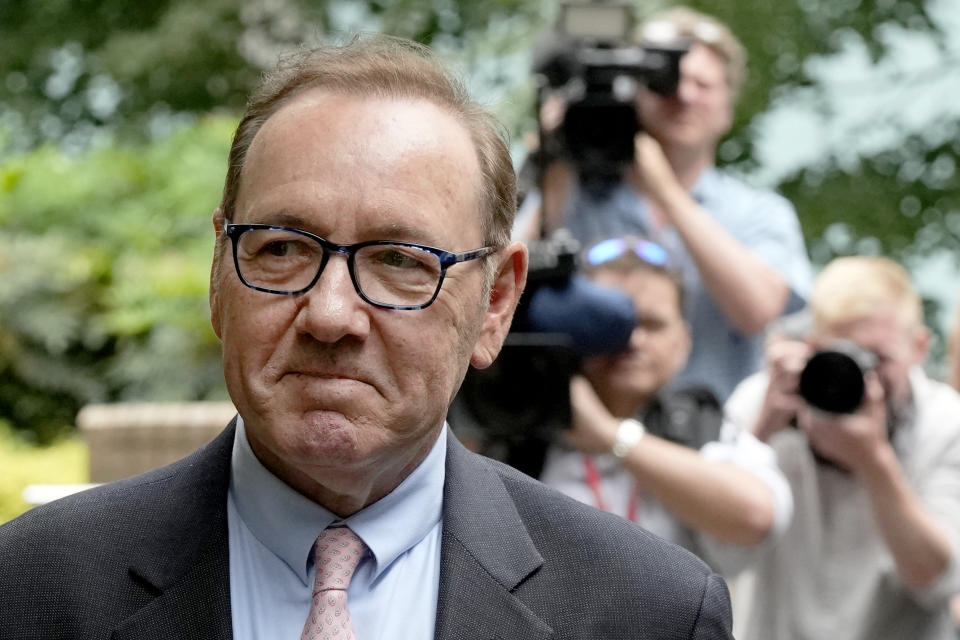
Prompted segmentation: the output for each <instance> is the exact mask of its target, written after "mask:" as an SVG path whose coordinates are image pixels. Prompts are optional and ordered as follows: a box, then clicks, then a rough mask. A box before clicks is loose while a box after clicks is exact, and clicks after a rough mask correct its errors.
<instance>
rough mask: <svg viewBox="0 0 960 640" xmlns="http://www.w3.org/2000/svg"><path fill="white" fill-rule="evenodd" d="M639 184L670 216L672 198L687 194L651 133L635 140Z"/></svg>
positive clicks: (643, 134) (634, 150) (639, 136)
mask: <svg viewBox="0 0 960 640" xmlns="http://www.w3.org/2000/svg"><path fill="white" fill-rule="evenodd" d="M633 153H634V159H635V163H634V164H635V167H636V178H637V184H638V186H639V187H640V190H641V191H642V192H643V194H644V195H646V196H647V197H648V198H649V199H650V200H651V201H652V202H654V203H655V204H656V205H657V208H658V210H662V211H663V212H664V213H665V214H666V215H669V211H670V209H671V208H670V206H669V203H670V200H671V198H674V197H677V196H678V195H683V194H684V193H685V191H684V189H683V187H682V186H681V184H680V181H679V180H677V174H676V173H674V171H673V167H671V166H670V162H669V161H668V160H667V156H666V154H665V153H664V152H663V147H661V146H660V143H659V142H657V141H656V140H655V139H654V138H653V137H652V136H651V135H650V134H649V133H644V132H642V131H641V132H640V133H638V134H637V135H636V137H635V138H634V139H633Z"/></svg>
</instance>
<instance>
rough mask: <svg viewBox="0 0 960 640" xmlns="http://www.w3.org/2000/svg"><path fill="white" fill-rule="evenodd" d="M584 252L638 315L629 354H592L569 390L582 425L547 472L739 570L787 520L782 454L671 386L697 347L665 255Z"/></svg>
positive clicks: (622, 249)
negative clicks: (778, 456)
mask: <svg viewBox="0 0 960 640" xmlns="http://www.w3.org/2000/svg"><path fill="white" fill-rule="evenodd" d="M585 255H586V256H587V263H588V264H587V267H586V268H587V272H588V275H589V277H590V278H591V280H592V281H593V282H595V283H597V284H598V285H602V286H606V287H611V288H615V289H618V290H620V291H623V292H624V293H626V294H627V295H628V296H629V298H630V299H632V301H633V304H634V307H635V310H636V314H637V318H638V320H637V324H636V327H635V328H634V330H633V333H632V335H631V336H630V341H629V344H628V346H627V348H626V349H625V350H624V351H622V352H620V353H616V354H613V355H602V356H600V355H598V356H593V357H589V358H586V359H584V361H583V363H582V366H581V371H582V376H577V377H575V378H574V379H573V381H572V383H571V385H570V387H571V388H570V391H571V407H572V413H573V421H572V422H573V424H572V427H571V429H569V430H568V431H566V432H564V433H563V434H562V436H561V437H560V438H558V440H559V441H558V442H556V443H555V444H554V445H553V446H551V447H550V449H549V450H548V452H547V456H546V463H545V465H544V469H543V472H542V473H541V475H540V479H541V480H542V481H543V482H545V483H546V484H548V485H550V486H553V487H554V488H557V489H559V490H561V491H563V492H565V493H567V494H568V495H570V496H572V497H574V498H577V499H579V500H581V501H583V502H586V503H588V504H593V505H594V506H596V507H599V508H601V509H605V510H607V511H611V512H613V513H617V514H619V515H621V516H623V517H625V518H628V519H630V520H633V521H635V522H638V523H639V524H641V525H643V526H644V527H646V528H648V529H650V530H652V531H654V532H655V533H657V534H660V535H661V536H663V537H666V538H668V539H670V540H672V541H674V542H677V543H680V544H683V545H684V546H686V547H688V548H689V549H691V550H692V551H694V552H695V553H697V554H699V555H701V556H702V557H704V558H705V559H707V560H708V561H710V562H712V563H714V564H715V565H716V567H717V568H718V569H720V570H722V571H725V572H728V573H732V572H733V571H735V570H736V569H738V568H740V567H739V565H740V563H741V561H742V559H743V558H744V557H745V556H746V554H744V553H743V547H750V546H754V545H757V544H759V543H761V542H763V541H764V540H766V539H768V538H770V537H773V536H772V534H773V533H774V532H777V531H782V530H783V529H784V528H785V527H786V526H787V524H788V522H789V519H790V512H791V508H792V502H791V496H790V492H789V489H788V487H787V484H786V481H785V479H784V478H783V475H782V474H781V473H780V471H779V470H778V469H777V466H776V460H775V457H774V454H773V452H772V451H771V450H770V449H769V447H767V446H766V445H764V444H762V443H760V442H759V441H757V440H756V439H755V438H754V437H753V436H752V435H750V434H749V433H748V432H745V431H744V430H739V429H737V428H735V427H734V426H733V425H731V424H729V423H726V422H724V420H723V418H722V415H721V412H720V407H719V405H718V403H717V402H716V399H715V398H714V397H713V396H712V395H711V394H710V393H709V392H708V391H706V390H703V389H687V390H672V391H665V390H664V386H665V385H666V384H667V383H668V382H669V381H670V379H671V378H672V377H673V376H674V375H675V374H676V372H677V371H679V370H680V369H681V368H682V367H683V365H684V363H685V361H686V357H687V354H688V353H689V349H690V332H689V327H687V325H686V323H685V322H684V320H683V315H682V307H683V288H682V283H681V282H680V280H679V278H678V275H677V273H676V272H675V271H673V270H671V269H670V268H669V266H668V262H667V254H666V252H665V251H664V250H663V249H662V248H660V247H659V246H658V245H655V244H653V243H651V242H648V241H646V240H643V239H639V238H636V237H622V238H615V239H611V240H607V241H604V242H601V243H599V244H597V245H595V246H594V247H592V248H591V249H590V250H589V251H588V252H587V253H586V254H585Z"/></svg>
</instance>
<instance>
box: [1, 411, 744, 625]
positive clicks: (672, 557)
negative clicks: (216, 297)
mask: <svg viewBox="0 0 960 640" xmlns="http://www.w3.org/2000/svg"><path fill="white" fill-rule="evenodd" d="M233 437H234V429H233V428H232V425H231V427H230V428H228V429H226V430H225V431H224V432H223V433H222V434H221V435H220V436H219V437H217V438H216V439H215V440H214V441H213V442H211V443H210V444H209V445H207V446H206V447H204V448H202V449H200V450H199V451H197V452H196V453H194V454H193V455H191V456H189V457H187V458H185V459H183V460H181V461H179V462H176V463H174V464H172V465H169V466H167V467H163V468H161V469H157V470H154V471H151V472H149V473H146V474H144V475H141V476H137V477H134V478H130V479H128V480H123V481H121V482H117V483H113V484H109V485H105V486H102V487H99V488H97V489H94V490H91V491H87V492H84V493H81V494H77V495H75V496H71V497H69V498H66V499H64V500H60V501H57V502H55V503H52V504H49V505H45V506H43V507H38V508H36V509H34V510H32V511H30V512H28V513H26V514H24V515H23V516H21V517H20V518H17V519H16V520H13V521H12V522H10V523H7V524H5V525H3V526H2V527H0V638H3V639H4V640H13V639H28V638H29V639H33V638H36V639H41V638H42V639H43V640H54V639H59V638H62V639H67V638H70V639H84V640H86V639H88V638H89V639H93V638H114V639H116V640H125V639H130V640H133V639H137V640H151V639H154V638H155V639H157V640H161V639H162V640H175V639H181V638H182V639H187V638H191V639H193V638H203V639H215V638H222V639H228V638H230V637H231V629H230V588H229V585H230V578H229V570H230V563H229V555H228V553H229V551H228V543H227V539H228V536H227V515H226V494H227V487H228V484H229V471H230V453H231V448H232V444H233ZM444 501H445V502H444V521H443V539H442V545H441V569H440V595H439V602H438V612H437V626H436V638H437V639H438V640H468V639H469V640H482V639H484V638H491V639H492V638H497V639H504V640H505V639H508V638H516V639H518V640H520V639H522V640H537V639H541V638H542V639H546V638H556V639H560V638H576V639H581V640H599V639H607V638H610V639H615V638H622V639H627V638H629V639H631V640H637V639H642V640H646V639H650V640H652V639H666V638H670V639H679V638H696V639H698V640H706V639H715V638H730V637H731V635H730V608H729V597H728V594H727V590H726V586H725V584H724V583H723V581H722V580H721V579H720V578H719V577H718V576H716V575H715V574H713V573H712V572H711V571H710V570H709V569H708V568H707V567H706V565H704V564H703V563H702V562H700V561H699V560H697V559H696V558H695V557H694V556H692V555H690V554H689V553H687V552H686V551H684V550H682V549H680V548H679V547H676V546H674V545H671V544H669V543H667V542H664V541H662V540H660V539H659V538H656V537H654V536H653V535H650V534H648V533H646V532H645V531H643V530H641V529H639V528H637V527H635V526H633V525H632V524H631V523H628V522H626V521H625V520H621V519H619V518H615V517H613V516H609V515H608V514H605V513H602V512H600V511H597V510H595V509H592V508H590V507H586V506H583V505H581V504H579V503H577V502H574V501H572V500H570V499H568V498H566V497H564V496H562V495H560V494H558V493H556V492H554V491H552V490H550V489H547V488H546V487H544V486H543V485H541V484H540V483H538V482H536V481H534V480H532V479H530V478H529V477H527V476H525V475H523V474H521V473H519V472H517V471H514V470H513V469H511V468H509V467H506V466H504V465H501V464H499V463H496V462H493V461H491V460H488V459H486V458H482V457H480V456H477V455H475V454H473V453H470V452H469V451H467V450H466V449H464V448H463V446H462V445H461V444H460V443H459V442H458V441H457V440H456V439H455V438H453V437H450V438H449V446H448V451H447V481H446V486H445V489H444Z"/></svg>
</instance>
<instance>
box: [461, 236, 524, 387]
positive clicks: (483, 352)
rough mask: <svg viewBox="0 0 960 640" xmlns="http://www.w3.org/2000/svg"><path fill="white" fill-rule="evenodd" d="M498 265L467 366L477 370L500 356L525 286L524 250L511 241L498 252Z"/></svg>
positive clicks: (518, 244)
mask: <svg viewBox="0 0 960 640" xmlns="http://www.w3.org/2000/svg"><path fill="white" fill-rule="evenodd" d="M499 254H500V255H499V259H500V264H499V266H498V267H497V273H496V275H495V276H494V279H493V284H492V285H491V287H490V306H489V307H488V308H487V312H486V314H484V318H483V325H482V326H481V327H480V335H479V336H477V342H476V344H475V345H474V347H473V354H472V355H471V356H470V364H472V365H473V366H474V367H476V368H478V369H483V368H485V367H489V366H490V364H491V363H492V362H493V361H494V359H496V357H497V354H498V353H500V347H501V346H502V345H503V341H504V339H505V338H506V337H507V332H508V331H510V323H511V321H512V320H513V312H514V310H515V309H516V308H517V302H519V300H520V294H521V293H523V287H524V286H525V285H526V283H527V247H526V245H524V244H523V243H522V242H511V243H510V244H509V245H507V246H506V247H504V248H503V249H501V250H500V252H499Z"/></svg>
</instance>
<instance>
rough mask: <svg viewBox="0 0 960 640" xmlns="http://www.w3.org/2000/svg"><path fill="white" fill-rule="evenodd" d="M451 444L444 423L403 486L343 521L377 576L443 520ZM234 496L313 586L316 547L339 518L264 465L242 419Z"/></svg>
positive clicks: (264, 537) (261, 534) (263, 538)
mask: <svg viewBox="0 0 960 640" xmlns="http://www.w3.org/2000/svg"><path fill="white" fill-rule="evenodd" d="M446 442H447V427H446V425H445V426H444V428H443V429H442V430H441V431H440V436H439V437H438V438H437V441H436V442H435V443H434V445H433V448H432V449H431V450H430V452H429V453H428V454H427V456H426V457H425V458H424V459H423V461H422V462H421V463H420V464H419V465H418V466H417V468H416V469H414V470H413V471H412V472H411V473H410V475H408V476H407V477H406V478H405V479H404V480H403V482H401V483H400V484H399V485H398V486H397V487H396V488H395V489H394V490H393V491H392V492H390V493H389V494H387V495H386V496H384V497H383V498H381V499H380V500H378V501H377V502H375V503H373V504H371V505H369V506H368V507H366V508H364V509H362V510H361V511H358V512H357V513H355V514H353V515H351V516H349V517H347V518H345V519H343V523H344V524H346V525H347V526H349V527H350V528H351V529H352V530H353V532H354V533H356V534H357V536H359V537H360V539H361V540H363V542H364V544H366V545H367V547H368V548H369V549H370V551H371V553H372V554H373V558H374V561H375V568H374V578H375V577H376V576H378V575H380V574H381V573H382V572H383V571H385V570H386V569H387V567H389V566H390V565H391V563H393V561H394V560H396V559H397V558H398V557H399V556H400V555H401V554H403V553H404V552H405V551H407V550H408V549H410V548H411V547H413V546H414V545H416V544H417V543H418V542H419V541H420V540H421V539H423V537H424V536H426V535H427V533H428V532H429V531H430V530H431V529H432V528H433V527H434V526H435V525H436V524H437V523H438V522H439V521H440V517H441V514H442V506H443V483H444V478H445V463H446V452H447V447H446ZM230 497H231V498H232V500H233V502H234V504H235V505H236V508H237V513H238V514H239V515H240V518H241V519H242V520H243V522H244V524H246V526H247V528H249V529H250V532H251V533H252V534H253V535H254V536H255V537H256V538H257V539H258V540H259V541H260V542H261V543H263V545H264V546H265V547H267V548H268V549H269V550H270V551H272V552H273V553H274V554H275V555H276V556H277V557H279V558H280V559H281V560H282V561H283V562H284V563H285V564H286V565H287V566H288V567H290V569H291V570H292V571H293V572H294V573H295V574H296V575H297V576H298V577H299V578H300V580H301V581H302V582H303V584H305V585H306V584H308V579H309V578H308V566H309V564H308V563H309V560H310V552H311V549H312V548H313V543H314V542H315V541H316V539H317V536H319V535H320V532H322V531H323V530H324V529H326V528H327V527H328V526H330V525H331V524H333V523H334V522H337V521H338V517H337V516H336V514H334V513H333V512H331V511H329V510H327V509H325V508H324V507H322V506H320V505H319V504H317V503H315V502H313V501H312V500H310V499H309V498H307V497H306V496H304V495H302V494H301V493H298V492H297V491H296V490H294V489H293V488H292V487H290V486H289V485H287V484H286V483H284V482H283V481H282V480H280V478H278V477H276V476H275V475H273V473H271V472H270V471H269V470H268V469H267V468H266V467H264V466H263V464H262V463H261V462H260V460H259V459H258V458H257V456H256V455H255V454H254V453H253V449H251V448H250V443H249V441H248V440H247V436H246V430H245V428H244V424H243V419H242V418H241V417H240V416H237V431H236V436H235V438H234V442H233V455H232V460H231V467H230Z"/></svg>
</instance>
